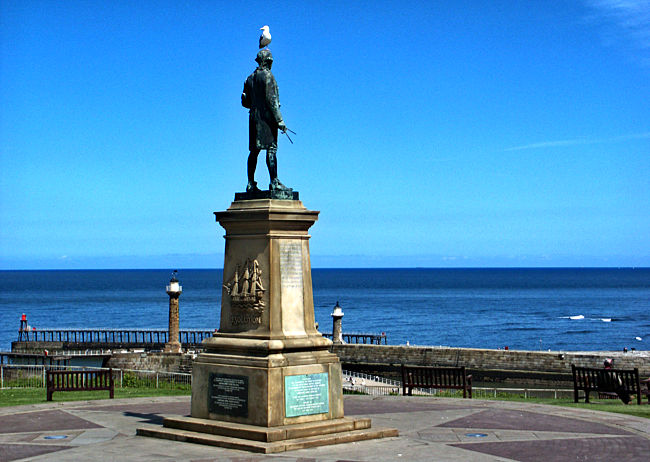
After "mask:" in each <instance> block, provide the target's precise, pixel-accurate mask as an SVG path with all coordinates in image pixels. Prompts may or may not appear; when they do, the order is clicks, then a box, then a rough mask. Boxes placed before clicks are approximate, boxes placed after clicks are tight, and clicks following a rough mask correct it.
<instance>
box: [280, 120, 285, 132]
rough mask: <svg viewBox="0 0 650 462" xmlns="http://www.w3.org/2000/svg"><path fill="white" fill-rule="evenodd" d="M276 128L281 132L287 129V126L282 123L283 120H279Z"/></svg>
mask: <svg viewBox="0 0 650 462" xmlns="http://www.w3.org/2000/svg"><path fill="white" fill-rule="evenodd" d="M278 128H279V129H280V130H281V131H283V132H286V131H287V126H286V125H285V124H284V122H279V123H278Z"/></svg>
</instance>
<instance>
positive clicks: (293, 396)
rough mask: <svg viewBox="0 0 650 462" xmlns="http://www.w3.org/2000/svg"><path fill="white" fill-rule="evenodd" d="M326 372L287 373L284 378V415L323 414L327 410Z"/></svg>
mask: <svg viewBox="0 0 650 462" xmlns="http://www.w3.org/2000/svg"><path fill="white" fill-rule="evenodd" d="M328 383H329V380H328V376H327V372H322V373H320V374H304V375H288V376H286V377H285V378H284V403H285V416H286V417H298V416H301V415H310V414H323V413H325V412H329V409H330V407H329V387H328Z"/></svg>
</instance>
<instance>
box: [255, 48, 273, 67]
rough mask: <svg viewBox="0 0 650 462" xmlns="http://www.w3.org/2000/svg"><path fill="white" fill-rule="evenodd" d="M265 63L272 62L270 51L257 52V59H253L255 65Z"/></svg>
mask: <svg viewBox="0 0 650 462" xmlns="http://www.w3.org/2000/svg"><path fill="white" fill-rule="evenodd" d="M265 61H273V55H272V54H271V50H266V49H264V50H260V51H258V52H257V57H256V58H255V62H257V64H262V63H263V62H265Z"/></svg>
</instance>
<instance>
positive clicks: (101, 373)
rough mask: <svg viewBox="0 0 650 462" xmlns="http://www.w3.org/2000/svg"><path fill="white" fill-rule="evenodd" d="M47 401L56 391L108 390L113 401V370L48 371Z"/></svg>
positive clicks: (46, 379)
mask: <svg viewBox="0 0 650 462" xmlns="http://www.w3.org/2000/svg"><path fill="white" fill-rule="evenodd" d="M45 381H46V383H47V400H48V401H52V393H54V392H55V391H94V390H107V391H108V392H109V394H110V398H111V399H113V369H108V370H105V369H104V370H96V371H50V370H48V371H47V374H46V378H45Z"/></svg>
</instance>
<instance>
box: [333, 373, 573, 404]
mask: <svg viewBox="0 0 650 462" xmlns="http://www.w3.org/2000/svg"><path fill="white" fill-rule="evenodd" d="M343 390H344V391H348V392H352V393H362V394H365V395H372V396H387V395H401V394H402V382H401V381H399V380H391V379H386V378H384V377H379V376H377V375H374V376H373V375H369V374H363V373H360V372H351V371H343ZM413 394H414V395H418V396H436V397H441V398H445V397H449V398H452V397H458V396H462V391H459V390H447V389H436V388H415V389H413ZM472 396H473V398H475V399H497V398H500V397H503V398H512V397H514V396H518V397H520V398H523V399H530V398H547V399H561V398H572V397H573V389H572V388H570V389H567V388H496V387H472Z"/></svg>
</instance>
